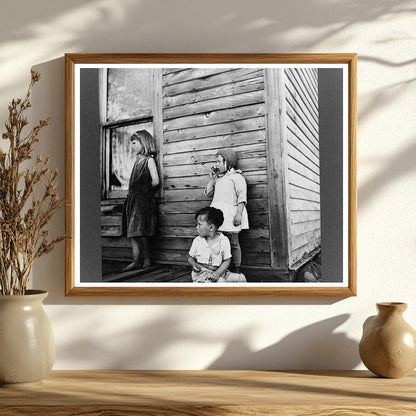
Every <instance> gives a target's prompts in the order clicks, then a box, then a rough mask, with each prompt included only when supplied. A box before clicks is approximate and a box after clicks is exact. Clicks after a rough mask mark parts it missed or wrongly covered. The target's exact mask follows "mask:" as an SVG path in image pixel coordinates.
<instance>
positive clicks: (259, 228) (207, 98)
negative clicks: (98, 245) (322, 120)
mask: <svg viewBox="0 0 416 416" xmlns="http://www.w3.org/2000/svg"><path fill="white" fill-rule="evenodd" d="M263 90H264V74H263V70H262V69H257V68H252V69H247V68H245V69H230V68H216V69H204V68H198V69H178V70H175V69H169V70H168V69H165V70H164V71H163V80H162V92H163V93H162V96H163V98H162V112H163V117H162V118H163V142H162V143H161V154H162V159H161V163H162V166H161V171H162V172H161V173H162V175H163V184H162V186H163V192H162V195H161V201H160V206H159V210H160V217H159V224H160V233H159V238H158V241H157V245H158V250H157V254H158V256H159V261H162V262H170V263H172V262H184V261H186V256H187V253H188V251H189V247H190V245H191V242H192V239H193V238H194V237H195V236H196V230H195V218H194V214H195V212H196V211H197V210H198V209H199V208H201V207H204V206H207V205H209V204H210V200H209V199H207V198H206V197H205V196H204V195H203V189H204V187H205V185H206V183H207V182H208V180H209V176H208V174H209V170H210V168H211V166H212V165H213V164H214V163H215V153H216V152H217V151H218V150H219V149H221V148H232V149H234V150H235V152H236V153H237V156H238V159H239V164H238V167H239V168H240V169H242V170H243V174H244V176H245V178H246V180H247V184H248V201H249V202H248V205H247V209H248V214H249V222H250V227H251V229H250V230H246V231H243V232H242V233H241V235H240V236H241V238H240V241H241V246H242V250H243V264H250V265H252V266H260V267H261V266H265V267H266V266H267V267H268V266H269V265H270V253H269V251H270V248H269V230H268V215H267V180H266V178H267V172H266V143H265V137H266V135H265V117H264V113H265V110H264V92H263Z"/></svg>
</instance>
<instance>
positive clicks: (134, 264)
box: [121, 261, 142, 273]
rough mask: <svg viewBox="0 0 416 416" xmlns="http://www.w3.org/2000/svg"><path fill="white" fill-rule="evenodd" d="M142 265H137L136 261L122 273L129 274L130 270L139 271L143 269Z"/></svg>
mask: <svg viewBox="0 0 416 416" xmlns="http://www.w3.org/2000/svg"><path fill="white" fill-rule="evenodd" d="M141 268H142V265H141V264H140V263H137V262H135V261H133V262H132V263H130V264H129V265H128V266H126V267H125V268H124V269H122V270H121V272H122V273H123V272H129V271H130V270H138V269H141Z"/></svg>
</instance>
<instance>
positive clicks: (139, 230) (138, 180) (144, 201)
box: [122, 157, 156, 237]
mask: <svg viewBox="0 0 416 416" xmlns="http://www.w3.org/2000/svg"><path fill="white" fill-rule="evenodd" d="M149 159H150V157H146V158H144V159H140V160H136V162H135V163H134V166H133V170H132V172H131V176H130V182H129V193H128V195H127V198H126V200H125V201H124V205H123V217H122V229H123V235H126V236H127V237H140V236H143V237H149V236H153V235H155V234H156V200H155V197H154V194H153V187H152V178H151V176H150V172H149V169H148V166H147V164H148V161H149Z"/></svg>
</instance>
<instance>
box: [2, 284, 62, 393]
mask: <svg viewBox="0 0 416 416" xmlns="http://www.w3.org/2000/svg"><path fill="white" fill-rule="evenodd" d="M47 296H48V292H44V291H40V290H28V291H26V294H25V295H14V296H11V295H6V296H0V385H1V387H14V386H26V385H27V386H30V385H36V384H40V383H41V381H42V379H43V378H45V377H46V376H47V375H48V374H49V372H50V371H51V369H52V366H53V363H54V361H55V342H54V338H53V332H52V326H51V323H50V321H49V318H48V317H47V315H46V313H45V311H44V309H43V304H42V302H43V300H44V299H45V298H46V297H47Z"/></svg>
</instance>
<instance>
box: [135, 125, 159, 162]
mask: <svg viewBox="0 0 416 416" xmlns="http://www.w3.org/2000/svg"><path fill="white" fill-rule="evenodd" d="M133 140H137V141H138V142H139V143H140V144H141V145H142V150H141V153H142V154H143V155H145V156H151V155H155V154H156V143H155V140H154V138H153V136H152V135H151V134H150V133H149V132H148V131H147V130H138V131H136V132H134V133H133V134H132V135H131V137H130V141H131V142H132V141H133Z"/></svg>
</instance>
